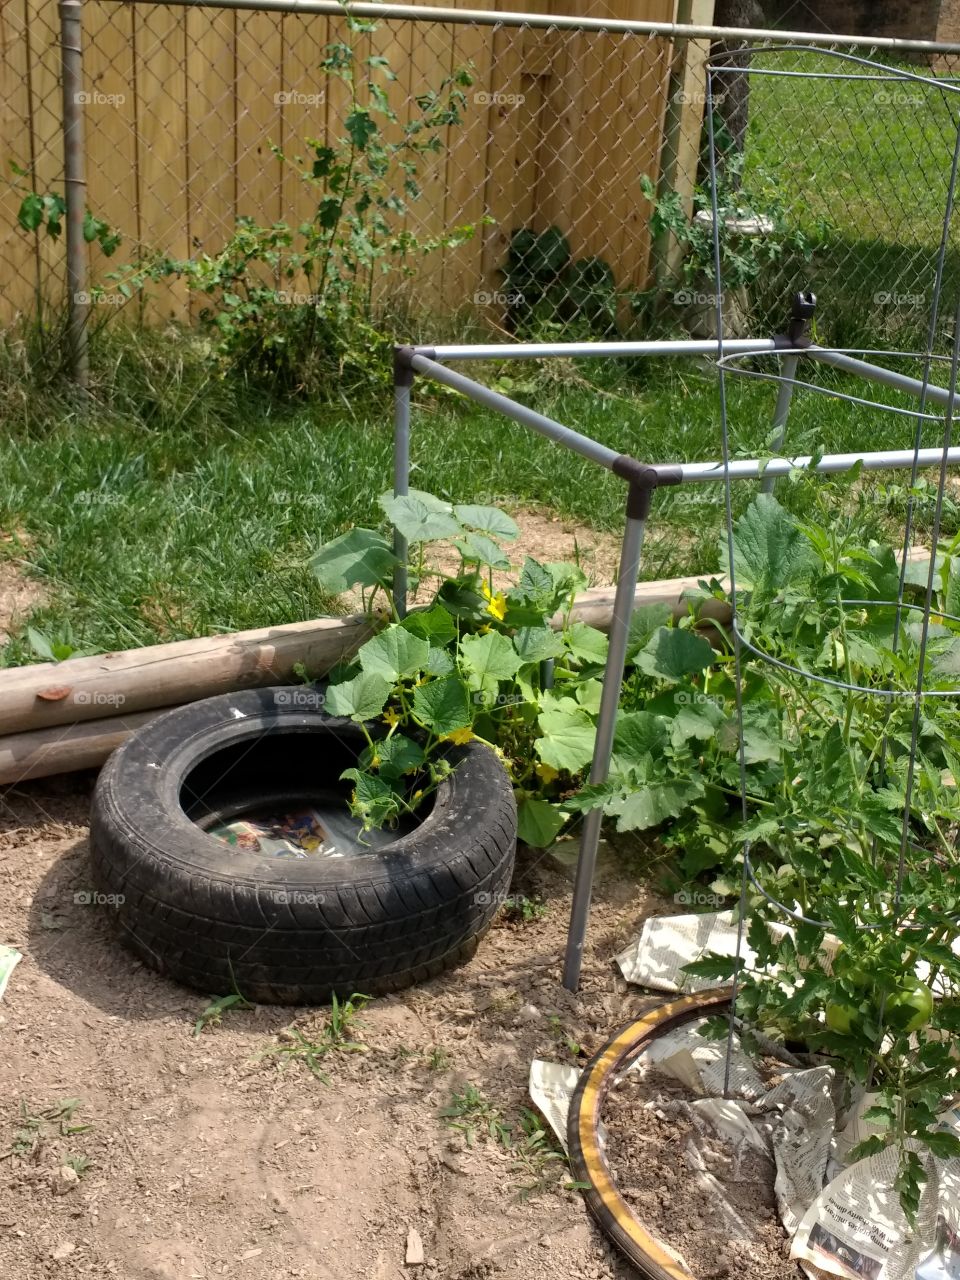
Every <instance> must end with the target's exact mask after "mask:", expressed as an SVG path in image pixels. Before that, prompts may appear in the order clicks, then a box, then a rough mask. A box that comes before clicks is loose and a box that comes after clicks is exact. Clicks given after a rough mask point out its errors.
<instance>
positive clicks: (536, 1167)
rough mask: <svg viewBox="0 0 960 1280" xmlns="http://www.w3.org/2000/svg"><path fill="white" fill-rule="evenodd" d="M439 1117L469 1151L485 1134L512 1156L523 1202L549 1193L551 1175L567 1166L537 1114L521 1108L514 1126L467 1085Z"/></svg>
mask: <svg viewBox="0 0 960 1280" xmlns="http://www.w3.org/2000/svg"><path fill="white" fill-rule="evenodd" d="M440 1115H441V1117H442V1118H443V1120H444V1122H445V1124H446V1126H447V1128H449V1129H455V1130H456V1131H457V1132H458V1133H462V1134H463V1138H464V1141H465V1142H466V1144H467V1146H468V1147H473V1145H474V1142H475V1141H476V1138H477V1136H478V1135H481V1134H485V1135H486V1136H487V1138H488V1139H489V1140H490V1141H491V1142H492V1143H493V1144H494V1146H496V1147H499V1148H502V1149H503V1150H504V1151H505V1152H507V1153H508V1154H509V1155H510V1160H511V1168H512V1170H513V1173H514V1175H515V1176H516V1177H517V1178H518V1179H519V1181H518V1182H516V1183H515V1184H514V1185H515V1186H516V1189H517V1192H518V1193H519V1195H520V1198H521V1199H527V1198H528V1197H529V1196H532V1195H537V1194H539V1193H540V1192H541V1191H544V1190H546V1188H547V1187H548V1186H549V1185H550V1184H551V1182H552V1179H551V1176H550V1175H551V1172H552V1171H553V1170H554V1169H555V1168H557V1166H558V1165H560V1166H562V1167H564V1168H566V1166H567V1157H566V1155H565V1154H564V1152H563V1151H562V1150H561V1149H560V1147H559V1146H558V1145H557V1142H556V1139H555V1138H554V1136H553V1134H552V1133H550V1132H549V1131H548V1130H547V1129H546V1128H545V1127H544V1124H543V1121H542V1120H541V1118H540V1116H538V1115H537V1113H536V1112H535V1111H533V1110H531V1109H530V1108H529V1107H521V1108H520V1115H519V1117H518V1118H517V1120H516V1121H514V1122H512V1123H511V1122H510V1121H507V1120H505V1119H504V1117H503V1115H502V1114H501V1112H500V1111H499V1110H498V1109H497V1108H496V1107H495V1106H493V1104H492V1103H491V1102H489V1101H488V1100H487V1099H486V1098H485V1097H484V1095H483V1094H482V1093H481V1092H480V1090H479V1089H478V1088H477V1086H476V1085H473V1084H468V1085H467V1086H466V1087H465V1089H464V1090H463V1092H462V1093H455V1094H454V1095H453V1097H452V1098H451V1100H450V1105H449V1106H448V1107H445V1108H444V1109H443V1110H442V1111H441V1112H440ZM567 1185H573V1184H567Z"/></svg>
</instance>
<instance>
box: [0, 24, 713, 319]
mask: <svg viewBox="0 0 960 1280" xmlns="http://www.w3.org/2000/svg"><path fill="white" fill-rule="evenodd" d="M561 4H562V7H563V8H564V10H565V11H569V5H567V4H565V3H563V0H561ZM469 7H470V8H474V9H476V8H495V7H496V6H493V5H491V3H490V0H470V4H469ZM691 8H692V11H693V14H694V17H695V20H696V21H698V22H709V21H710V17H711V15H712V0H693V4H692V6H691V3H690V2H689V0H688V2H687V3H686V8H685V15H686V16H687V17H689V16H690V12H691ZM674 9H675V6H674V2H673V0H605V2H604V3H602V4H596V5H593V6H591V9H590V17H592V18H598V17H599V18H608V17H609V18H629V19H632V20H649V21H657V22H663V21H667V22H669V21H673V20H674V18H675V16H676V15H675V12H674ZM550 11H551V10H550V8H549V6H548V5H547V4H545V3H541V4H540V5H539V6H538V5H534V6H532V8H531V12H542V13H545V12H550ZM82 26H83V83H84V91H83V103H82V107H83V117H84V131H85V159H86V178H87V204H88V207H89V208H90V209H91V210H92V212H93V213H94V214H95V215H96V216H97V217H99V218H102V219H104V220H105V221H106V222H108V223H109V224H110V226H111V227H112V228H115V229H117V230H118V231H120V232H121V233H122V234H123V237H124V240H123V244H122V245H121V247H120V249H119V250H118V252H117V254H116V255H115V256H114V258H112V259H110V260H105V259H104V258H103V257H102V255H101V254H100V252H99V249H98V248H97V246H95V245H94V246H92V247H91V250H90V266H91V272H92V278H93V279H94V280H99V281H100V282H101V283H102V284H103V287H104V290H105V293H106V297H105V298H104V299H102V300H101V304H102V305H107V304H109V303H110V302H111V301H119V299H118V298H117V297H116V295H114V294H111V292H110V290H111V286H110V284H109V282H105V279H104V278H105V275H106V273H107V272H108V271H110V270H113V269H115V267H116V265H117V264H119V263H126V262H130V261H133V260H135V259H136V255H137V253H138V251H143V252H150V251H154V250H161V251H164V252H166V253H168V254H170V255H171V256H173V257H176V258H186V257H189V256H191V255H195V254H198V253H211V254H212V253H215V252H217V251H218V250H219V249H220V248H221V247H222V246H223V244H224V243H225V241H226V240H227V239H228V238H229V236H230V235H231V233H232V231H233V229H234V227H235V225H236V220H237V218H238V216H241V215H247V216H250V217H252V218H254V219H256V220H257V221H258V222H260V223H264V224H270V223H273V222H278V221H285V222H287V223H290V224H294V225H295V224H297V223H299V222H301V221H303V220H304V219H306V218H308V217H310V216H311V214H312V213H313V210H314V209H315V207H316V193H315V192H314V191H312V190H311V188H310V187H309V186H307V185H305V184H304V183H302V181H301V180H300V179H299V178H298V176H297V174H296V172H295V171H294V169H293V168H292V167H291V166H289V165H286V164H284V163H283V161H281V160H280V159H278V158H277V156H276V155H275V154H274V152H273V150H272V147H273V146H277V147H280V148H281V149H282V150H283V151H285V152H286V153H287V154H288V155H295V154H297V153H298V152H300V153H302V152H303V151H304V150H305V146H304V144H305V143H306V140H307V139H311V138H313V139H317V140H320V141H323V140H325V139H329V138H331V137H339V136H342V134H343V132H344V118H345V115H346V112H347V110H348V107H349V92H348V89H347V87H346V86H345V85H344V84H342V83H341V82H339V81H337V80H335V79H333V78H330V77H327V76H325V75H324V74H323V73H322V72H320V71H319V70H318V68H319V64H320V61H321V58H322V57H323V51H324V48H325V46H326V45H327V44H329V43H330V42H332V41H337V40H341V39H343V38H344V37H345V34H346V29H347V24H346V20H345V18H344V17H342V16H339V15H337V16H326V15H309V14H304V13H293V12H277V11H269V12H256V11H245V10H229V9H216V8H188V7H175V6H172V5H171V6H165V5H162V4H149V5H148V4H128V3H120V2H119V0H83V6H82ZM0 36H2V45H0V54H2V60H3V61H2V67H3V76H4V85H3V94H2V99H3V102H2V116H0V149H2V155H3V160H4V165H5V168H6V167H7V163H8V162H9V161H11V160H12V161H15V162H16V163H17V164H18V165H19V166H20V167H21V168H23V169H24V170H26V171H27V175H28V176H27V177H24V178H19V179H14V183H13V184H11V185H8V186H5V188H4V190H3V192H2V196H0V283H2V304H0V322H3V323H9V322H10V321H11V320H13V319H14V318H15V317H16V316H17V315H18V314H23V313H29V312H30V311H31V310H32V309H33V308H34V307H35V305H36V302H37V299H38V297H45V298H46V299H47V300H48V301H51V302H57V301H60V300H62V298H63V292H64V271H63V252H64V251H63V245H62V242H54V241H51V240H49V239H48V238H47V237H46V236H44V235H42V234H36V233H31V232H27V231H24V230H23V229H21V228H19V227H18V226H17V225H16V216H17V209H18V208H19V205H20V201H21V199H22V198H23V194H24V191H25V190H27V189H32V190H34V191H36V192H38V193H40V194H45V193H47V192H55V193H62V191H63V139H62V106H61V88H60V50H59V21H58V16H57V7H56V4H55V2H54V0H6V3H5V4H4V5H3V7H2V9H0ZM707 50H708V45H707V43H706V42H704V41H696V40H691V41H687V42H684V43H678V44H677V45H676V46H674V44H673V43H672V42H671V41H670V40H669V39H666V38H663V37H658V36H649V35H642V34H634V33H627V32H620V33H610V32H597V31H578V30H558V29H543V28H534V27H531V26H529V25H516V24H515V23H513V24H503V25H497V26H484V25H479V24H459V23H450V22H446V23H445V22H438V21H431V20H427V19H423V20H417V21H408V20H403V21H398V20H392V19H390V20H388V19H384V20H382V21H380V23H379V25H378V27H377V30H376V31H374V32H373V33H371V34H369V35H364V36H363V37H362V47H361V49H360V54H361V56H371V57H372V56H377V57H383V58H386V59H388V61H389V63H390V66H391V68H392V69H393V71H394V72H395V73H396V80H394V81H393V82H392V83H391V84H390V86H389V95H390V101H391V105H392V107H393V108H394V110H395V111H396V112H397V114H398V116H399V117H400V119H401V120H403V119H405V118H408V116H409V112H410V111H411V105H412V104H414V103H415V100H416V98H417V96H418V95H419V94H422V93H424V92H426V91H428V90H429V89H431V88H436V87H437V86H438V84H439V82H440V80H441V79H442V78H443V76H445V75H448V74H449V73H450V72H451V71H453V70H454V69H455V68H458V67H461V66H468V67H469V68H470V69H471V74H472V77H473V84H472V86H471V87H470V88H469V89H467V91H466V96H467V105H466V109H465V112H464V117H463V122H462V123H461V124H459V125H453V126H450V127H449V128H448V129H447V131H446V135H447V136H446V147H445V149H443V150H441V151H439V152H438V153H437V154H436V155H433V156H430V157H427V158H426V159H425V161H424V163H423V165H422V167H421V174H420V185H421V187H422V195H421V197H420V199H419V200H417V201H416V202H415V203H414V204H413V205H412V206H411V210H410V213H409V215H408V225H409V227H410V229H411V230H413V231H415V233H416V234H417V235H418V236H420V237H429V236H431V235H436V234H437V233H439V232H440V231H442V230H446V229H449V228H451V227H453V226H456V225H460V224H463V223H472V224H474V225H476V226H477V227H478V232H477V234H476V236H475V237H474V238H473V239H472V240H470V241H468V242H467V243H466V244H465V245H462V246H460V247H458V248H456V249H449V250H445V251H443V252H442V253H438V254H436V255H434V256H433V257H432V258H428V259H426V260H425V261H424V263H423V266H422V269H421V270H420V272H419V274H418V277H417V297H418V301H420V302H422V303H423V304H424V305H426V306H428V307H430V308H434V309H438V308H442V309H444V310H455V309H457V308H459V307H461V306H463V305H465V304H467V305H471V306H475V305H481V306H484V305H491V306H493V307H494V308H496V307H497V306H498V301H497V298H496V294H497V290H498V287H499V288H502V277H501V275H500V274H499V271H500V268H502V266H503V264H504V262H505V259H506V253H507V247H508V243H509V238H510V234H511V233H512V232H513V231H515V230H517V229H519V228H531V229H533V230H535V231H544V230H546V229H548V228H550V227H553V226H556V227H559V228H560V229H561V230H562V231H563V232H564V234H565V235H566V236H567V238H568V239H569V242H570V247H571V250H572V253H573V254H574V256H576V257H599V258H602V259H603V260H605V261H606V262H607V263H608V264H609V265H610V267H611V268H612V269H613V271H614V273H615V277H616V281H617V284H618V286H621V287H631V286H633V287H636V288H642V287H643V286H644V285H645V283H646V281H647V275H648V269H649V260H650V244H649V237H648V230H647V221H648V216H649V205H648V204H647V202H646V201H645V200H644V199H643V196H642V194H641V190H640V179H641V177H642V175H644V174H649V175H651V176H655V175H656V174H657V173H658V172H659V168H660V163H661V154H663V155H664V156H665V157H666V160H667V162H668V163H669V165H670V166H672V185H674V186H679V187H681V188H682V187H683V186H684V185H686V187H687V188H688V189H690V188H692V183H693V179H694V176H695V173H696V157H697V151H698V146H699V138H700V131H701V124H702V116H703V105H702V103H703V78H704V73H703V67H704V63H705V58H706V55H707ZM671 72H672V75H673V79H671ZM678 86H679V90H680V92H678V91H677V90H678ZM668 108H669V109H668ZM665 128H666V129H667V130H668V146H667V148H666V149H664V137H665ZM485 219H488V220H489V224H488V225H483V224H484V220H485ZM151 291H152V294H153V302H152V303H151V310H152V314H153V318H158V319H163V318H173V319H180V320H182V319H185V318H187V316H188V311H189V303H188V300H187V297H186V292H185V290H184V288H183V287H182V286H181V285H179V284H177V283H174V284H172V285H170V286H169V287H165V288H164V289H163V290H157V289H152V290H151Z"/></svg>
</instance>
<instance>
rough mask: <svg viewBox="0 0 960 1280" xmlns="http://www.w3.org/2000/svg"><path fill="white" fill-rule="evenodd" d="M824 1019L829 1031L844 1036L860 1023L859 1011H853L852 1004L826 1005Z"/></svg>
mask: <svg viewBox="0 0 960 1280" xmlns="http://www.w3.org/2000/svg"><path fill="white" fill-rule="evenodd" d="M826 1017H827V1026H828V1027H829V1028H830V1030H831V1031H836V1032H837V1033H838V1034H839V1035H842V1036H845V1035H849V1033H850V1031H851V1029H852V1028H853V1026H854V1025H855V1024H856V1023H858V1022H859V1021H860V1010H859V1009H855V1008H854V1006H853V1005H852V1004H828V1005H827V1008H826Z"/></svg>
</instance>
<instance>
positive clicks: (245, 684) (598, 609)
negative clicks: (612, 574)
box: [0, 577, 729, 742]
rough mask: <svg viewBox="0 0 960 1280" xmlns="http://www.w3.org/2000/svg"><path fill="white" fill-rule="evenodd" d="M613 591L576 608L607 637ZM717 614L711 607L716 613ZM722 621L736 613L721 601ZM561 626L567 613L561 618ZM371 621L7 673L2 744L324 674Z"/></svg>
mask: <svg viewBox="0 0 960 1280" xmlns="http://www.w3.org/2000/svg"><path fill="white" fill-rule="evenodd" d="M697 581H698V579H697V578H695V577H688V578H667V579H664V580H663V581H662V582H641V583H640V584H639V585H638V586H637V603H638V604H649V603H652V602H656V601H664V602H666V603H668V604H671V605H674V606H675V608H676V611H678V612H680V613H682V612H683V611H684V606H683V605H682V603H680V600H681V596H682V595H683V592H684V591H689V590H692V589H694V588H695V587H696V585H697ZM614 591H615V588H613V587H594V588H591V589H590V590H589V591H585V592H583V593H582V594H581V596H580V597H579V598H578V600H577V603H576V604H575V605H574V609H573V616H574V618H575V619H576V620H577V621H580V622H588V623H589V624H590V625H591V626H595V627H599V628H600V629H602V630H605V629H606V628H607V627H609V625H610V619H611V615H612V612H613V597H614ZM708 607H709V608H710V609H713V608H714V606H713V603H712V602H711V604H710V605H709V606H708ZM716 608H717V610H718V611H719V614H720V616H723V614H724V611H725V612H726V615H727V616H729V606H727V605H725V604H724V602H723V601H720V600H718V601H717V602H716ZM553 624H554V626H557V627H559V626H560V615H557V617H556V618H554V619H553ZM370 631H371V627H370V624H369V622H368V621H367V619H366V618H365V617H364V616H363V615H353V616H350V617H346V618H320V619H317V620H315V621H312V622H294V623H291V624H290V625H289V626H285V627H265V628H262V629H259V630H255V631H238V632H235V633H233V634H230V635H224V636H208V637H205V638H203V639H199V640H179V641H175V642H174V643H173V644H157V645H150V646H148V647H147V648H144V649H126V650H123V651H121V652H119V653H104V654H97V655H95V656H94V657H89V658H69V659H67V661H65V662H44V663H37V664H34V665H31V666H27V667H11V668H9V669H7V670H6V671H0V742H2V741H3V735H6V734H10V733H21V732H28V731H33V730H37V729H43V728H48V727H52V726H55V725H69V724H80V723H83V722H85V721H89V720H102V719H105V718H107V717H110V716H116V715H117V714H118V713H121V712H122V713H123V714H125V715H132V714H134V713H136V712H138V711H146V710H150V709H153V708H157V707H167V706H173V705H174V704H177V703H183V702H195V701H196V700H197V699H198V698H209V697H212V696H213V695H214V694H217V693H229V692H232V691H233V690H235V689H249V688H254V687H255V686H257V685H271V684H284V683H286V682H288V681H290V680H293V679H295V678H296V677H295V674H294V666H299V665H301V664H302V666H303V667H305V668H306V670H307V671H308V672H309V673H310V674H311V675H322V674H324V673H325V672H326V671H328V670H329V669H330V668H331V667H332V666H334V664H335V663H337V662H339V661H340V659H342V658H348V657H350V655H351V654H353V653H354V652H355V651H356V650H357V649H358V648H359V646H360V645H361V644H362V643H363V641H364V640H365V639H366V638H367V636H368V635H369V634H370Z"/></svg>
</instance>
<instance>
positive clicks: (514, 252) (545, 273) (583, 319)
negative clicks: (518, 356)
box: [503, 227, 617, 338]
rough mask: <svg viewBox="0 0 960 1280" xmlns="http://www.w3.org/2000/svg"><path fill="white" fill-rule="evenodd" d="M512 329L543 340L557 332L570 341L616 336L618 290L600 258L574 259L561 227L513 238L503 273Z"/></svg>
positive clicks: (517, 235)
mask: <svg viewBox="0 0 960 1280" xmlns="http://www.w3.org/2000/svg"><path fill="white" fill-rule="evenodd" d="M503 276H504V289H505V292H506V296H507V300H508V304H509V313H508V322H509V324H510V327H511V329H512V330H513V331H514V332H515V333H518V334H520V335H524V336H526V335H534V334H535V335H540V334H542V333H543V331H544V329H545V328H546V327H549V326H559V331H560V332H561V333H563V335H564V336H565V337H567V338H570V337H572V336H574V335H576V336H582V337H583V338H590V337H605V336H608V335H610V334H612V333H614V332H616V327H617V287H616V282H615V280H614V276H613V272H612V271H611V269H610V267H609V266H608V265H607V263H606V262H604V261H603V259H602V258H576V259H574V257H573V256H572V254H571V252H570V244H569V241H568V240H567V238H566V236H565V235H564V234H563V232H562V231H560V230H559V228H557V227H550V228H549V230H547V231H541V232H536V231H531V230H528V229H523V230H520V231H515V232H514V233H513V235H512V236H511V237H510V247H509V250H508V252H507V264H506V267H505V268H504V271H503Z"/></svg>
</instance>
